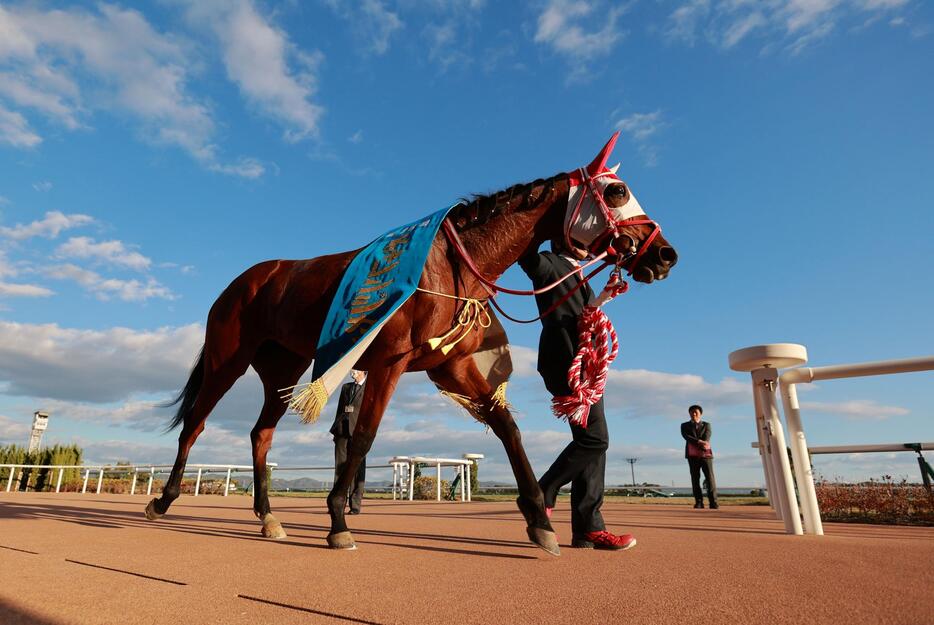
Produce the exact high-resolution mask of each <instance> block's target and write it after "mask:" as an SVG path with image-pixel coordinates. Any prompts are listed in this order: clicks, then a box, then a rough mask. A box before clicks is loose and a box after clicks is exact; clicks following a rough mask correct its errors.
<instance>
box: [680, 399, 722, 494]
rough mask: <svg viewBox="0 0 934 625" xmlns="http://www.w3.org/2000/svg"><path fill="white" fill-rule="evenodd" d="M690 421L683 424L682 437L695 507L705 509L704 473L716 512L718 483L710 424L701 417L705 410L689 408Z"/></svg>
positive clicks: (696, 407)
mask: <svg viewBox="0 0 934 625" xmlns="http://www.w3.org/2000/svg"><path fill="white" fill-rule="evenodd" d="M688 414H689V415H690V416H691V420H690V421H685V422H684V423H682V424H681V436H682V437H683V438H684V441H685V442H684V457H685V458H687V459H688V466H689V467H690V469H691V488H692V489H693V491H694V507H695V508H703V507H704V494H703V492H702V491H701V486H700V473H701V471H703V472H704V480H705V481H706V482H707V499H708V501H709V502H710V508H711V509H712V510H716V509H717V508H719V507H720V506H719V505H718V504H717V483H716V482H715V481H714V477H713V452H712V451H711V450H710V434H711V429H710V424H709V423H707V422H706V421H701V415H702V414H704V409H703V408H701V407H700V406H698V405H696V404H695V405H693V406H691V407H690V408H688Z"/></svg>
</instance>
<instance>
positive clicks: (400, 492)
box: [0, 454, 483, 501]
mask: <svg viewBox="0 0 934 625" xmlns="http://www.w3.org/2000/svg"><path fill="white" fill-rule="evenodd" d="M482 458H483V454H464V456H463V459H452V458H429V457H424V456H411V457H410V456H394V457H393V458H392V459H390V461H389V464H385V465H370V466H368V467H367V469H368V470H369V469H392V471H393V474H392V498H393V499H397V498H399V499H409V500H410V501H411V500H412V499H413V498H414V480H413V479H412V477H411V476H412V475H414V473H415V465H416V464H418V465H433V466H435V468H436V475H437V480H436V481H437V484H436V493H435V495H436V499H437V500H438V501H441V468H442V467H446V466H453V467H454V468H455V475H456V476H457V477H459V478H460V496H461V501H471V500H472V493H471V490H470V468H471V466H472V463H473V462H479V461H480V460H481V459H482ZM172 466H173V465H170V464H128V465H123V464H120V465H73V464H69V465H61V464H0V473H2V472H3V471H4V470H8V471H9V476H8V477H7V480H6V492H8V493H9V492H11V490H12V487H13V481H14V478H15V477H16V474H17V473H19V476H20V479H22V475H23V471H24V470H30V471H32V470H40V469H49V470H52V471H54V470H56V469H57V470H58V479H57V480H56V483H55V492H56V493H58V492H60V491H61V486H62V476H63V475H64V474H65V471H66V470H68V469H80V470H81V471H83V472H84V478H83V483H82V486H81V492H82V493H86V492H87V489H88V481H89V480H90V476H91V474H92V473H96V474H97V488H96V490H95V492H96V494H98V495H99V494H100V493H101V487H102V485H103V482H104V476H105V475H106V474H110V475H113V474H119V475H132V477H133V480H132V483H131V486H130V494H131V495H135V494H136V486H137V478H138V477H139V474H140V473H142V474H144V475H148V481H147V485H146V494H147V495H151V494H152V486H153V479H154V477H155V476H156V475H158V474H160V473H170V472H171V471H172ZM266 466H267V468H269V469H271V470H275V471H276V472H277V473H279V474H281V473H283V472H306V473H308V472H314V471H326V472H327V473H328V474H329V475H331V476H333V474H334V467H333V466H320V467H287V466H279V464H278V463H275V462H269V463H267V464H266ZM252 471H253V466H252V465H239V464H189V465H187V466H186V467H185V471H184V473H197V477H196V479H195V490H194V496H195V497H197V496H198V495H199V494H200V491H201V480H202V477H203V476H204V474H205V473H209V474H210V473H223V472H226V480H225V483H224V496H225V497H226V496H227V495H228V494H229V493H230V479H231V475H232V474H233V473H237V472H252ZM184 473H183V475H184ZM326 482H327V481H325V483H326Z"/></svg>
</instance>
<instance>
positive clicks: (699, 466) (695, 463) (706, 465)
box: [688, 458, 717, 505]
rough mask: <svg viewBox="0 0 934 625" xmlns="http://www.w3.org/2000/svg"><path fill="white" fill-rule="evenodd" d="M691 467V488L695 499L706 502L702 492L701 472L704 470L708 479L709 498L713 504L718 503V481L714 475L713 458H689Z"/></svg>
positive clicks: (705, 477) (698, 501) (697, 501)
mask: <svg viewBox="0 0 934 625" xmlns="http://www.w3.org/2000/svg"><path fill="white" fill-rule="evenodd" d="M688 466H689V467H690V468H691V489H692V490H693V491H694V501H695V502H696V503H704V494H703V493H702V492H701V485H700V474H701V471H703V472H704V479H705V480H707V499H708V500H709V501H710V503H711V505H713V504H715V503H717V482H716V480H714V477H713V458H688Z"/></svg>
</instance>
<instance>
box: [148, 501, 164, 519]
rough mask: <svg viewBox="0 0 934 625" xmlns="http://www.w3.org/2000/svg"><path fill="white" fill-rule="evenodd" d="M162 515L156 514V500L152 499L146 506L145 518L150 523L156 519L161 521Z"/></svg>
mask: <svg viewBox="0 0 934 625" xmlns="http://www.w3.org/2000/svg"><path fill="white" fill-rule="evenodd" d="M163 516H164V515H162V514H160V513H158V512H156V500H155V499H153V500H152V501H150V502H149V504H148V505H147V506H146V518H147V519H149V520H150V521H155V520H156V519H161V518H162V517H163Z"/></svg>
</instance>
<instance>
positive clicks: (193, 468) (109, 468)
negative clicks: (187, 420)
mask: <svg viewBox="0 0 934 625" xmlns="http://www.w3.org/2000/svg"><path fill="white" fill-rule="evenodd" d="M266 466H267V467H268V468H271V469H274V468H276V467H277V466H278V465H277V464H276V463H274V462H269V463H266ZM3 469H9V471H10V474H9V477H8V478H7V483H6V492H8V493H9V492H10V491H11V488H12V486H13V478H14V476H15V475H16V469H20V476H22V471H23V470H24V469H30V470H32V469H51V470H54V469H58V479H57V480H56V483H55V492H56V493H57V492H59V491H60V490H61V486H62V475H64V473H65V470H66V469H82V470H83V471H84V483H83V485H82V487H81V492H82V493H86V492H87V489H88V480H89V479H90V476H91V472H92V471H93V472H95V473H97V490H96V493H97V494H98V495H99V494H100V493H101V485H102V484H103V482H104V474H105V473H118V474H124V473H126V474H132V475H133V482H132V485H131V486H130V494H131V495H135V494H136V478H137V476H138V475H139V473H148V474H149V483H148V485H147V487H146V494H147V495H151V494H152V481H153V476H155V475H157V474H159V473H169V472H171V470H172V465H170V464H137V465H122V464H121V465H86V464H82V465H73V464H69V465H64V464H0V471H2V470H3ZM205 471H207V472H208V473H219V472H222V471H226V472H227V479H226V482H225V484H224V496H225V497H226V496H227V494H228V493H229V492H230V476H231V474H232V473H234V472H239V471H253V466H252V465H245V464H244V465H240V464H189V465H188V466H186V467H185V473H194V472H197V474H198V477H197V478H196V480H195V493H194V495H195V497H197V496H198V493H199V491H200V490H201V477H202V475H203V474H204V472H205Z"/></svg>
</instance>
